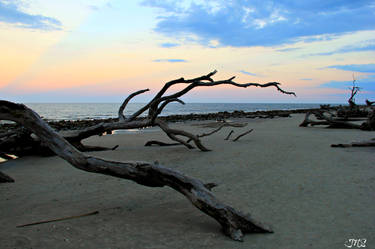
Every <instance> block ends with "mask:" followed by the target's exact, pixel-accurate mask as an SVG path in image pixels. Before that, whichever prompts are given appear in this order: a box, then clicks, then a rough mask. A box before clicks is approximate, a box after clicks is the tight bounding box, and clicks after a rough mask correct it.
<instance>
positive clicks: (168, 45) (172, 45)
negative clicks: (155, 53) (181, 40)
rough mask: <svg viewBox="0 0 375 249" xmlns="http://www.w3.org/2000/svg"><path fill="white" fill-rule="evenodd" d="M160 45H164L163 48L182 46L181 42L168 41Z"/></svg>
mask: <svg viewBox="0 0 375 249" xmlns="http://www.w3.org/2000/svg"><path fill="white" fill-rule="evenodd" d="M160 46H161V47H163V48H174V47H178V46H180V44H178V43H169V42H166V43H162V44H160Z"/></svg>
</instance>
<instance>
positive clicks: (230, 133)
mask: <svg viewBox="0 0 375 249" xmlns="http://www.w3.org/2000/svg"><path fill="white" fill-rule="evenodd" d="M233 132H234V131H233V130H231V131H230V132H229V134H228V136H227V137H226V138H225V139H224V140H228V139H229V138H230V136H231V135H232V133H233Z"/></svg>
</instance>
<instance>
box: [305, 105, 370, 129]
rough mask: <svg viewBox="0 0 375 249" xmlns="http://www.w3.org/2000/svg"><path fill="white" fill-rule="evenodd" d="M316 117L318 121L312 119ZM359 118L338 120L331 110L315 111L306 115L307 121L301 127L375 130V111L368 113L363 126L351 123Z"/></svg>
mask: <svg viewBox="0 0 375 249" xmlns="http://www.w3.org/2000/svg"><path fill="white" fill-rule="evenodd" d="M311 116H315V117H316V120H313V119H311ZM358 120H360V119H358V118H350V117H346V118H345V119H342V118H338V117H337V116H336V115H335V114H333V113H332V112H330V111H329V110H324V109H322V110H315V111H309V112H307V113H306V115H305V119H304V120H303V121H302V123H301V124H300V125H299V126H300V127H307V126H309V125H310V126H316V125H326V126H327V127H328V128H344V129H361V130H375V111H374V110H370V111H368V116H367V118H366V119H365V121H364V122H362V123H361V124H358V123H353V122H351V121H358Z"/></svg>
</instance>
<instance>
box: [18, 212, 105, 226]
mask: <svg viewBox="0 0 375 249" xmlns="http://www.w3.org/2000/svg"><path fill="white" fill-rule="evenodd" d="M98 213H99V211H94V212H91V213H87V214H80V215H74V216H68V217H64V218H58V219H53V220H44V221H38V222H33V223H28V224H24V225H18V226H17V227H29V226H34V225H39V224H45V223H50V222H56V221H64V220H71V219H77V218H81V217H86V216H91V215H95V214H98Z"/></svg>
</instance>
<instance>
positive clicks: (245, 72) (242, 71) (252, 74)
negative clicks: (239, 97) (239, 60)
mask: <svg viewBox="0 0 375 249" xmlns="http://www.w3.org/2000/svg"><path fill="white" fill-rule="evenodd" d="M240 73H243V74H247V75H251V76H257V75H256V74H255V73H250V72H247V71H245V70H241V71H240Z"/></svg>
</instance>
